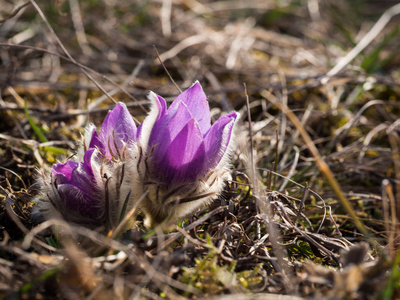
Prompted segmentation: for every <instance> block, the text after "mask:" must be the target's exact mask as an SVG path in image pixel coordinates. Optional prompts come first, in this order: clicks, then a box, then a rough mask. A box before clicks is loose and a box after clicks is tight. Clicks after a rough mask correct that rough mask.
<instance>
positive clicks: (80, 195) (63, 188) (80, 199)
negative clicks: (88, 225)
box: [58, 184, 101, 218]
mask: <svg viewBox="0 0 400 300" xmlns="http://www.w3.org/2000/svg"><path fill="white" fill-rule="evenodd" d="M58 193H59V194H60V197H61V199H63V200H64V204H65V206H66V208H67V209H69V210H71V211H75V212H79V214H81V215H82V216H84V217H89V218H97V217H99V216H100V214H101V213H100V212H101V210H99V202H98V200H97V198H96V197H88V196H87V195H86V194H85V193H84V192H83V191H82V190H81V189H79V188H78V187H76V186H74V185H71V184H61V185H59V186H58Z"/></svg>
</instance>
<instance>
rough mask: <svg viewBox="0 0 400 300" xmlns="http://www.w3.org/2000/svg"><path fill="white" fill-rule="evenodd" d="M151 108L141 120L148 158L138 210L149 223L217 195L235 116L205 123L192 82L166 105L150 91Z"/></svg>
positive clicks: (225, 176)
mask: <svg viewBox="0 0 400 300" xmlns="http://www.w3.org/2000/svg"><path fill="white" fill-rule="evenodd" d="M150 100H151V101H152V110H151V112H150V114H149V116H148V117H147V118H146V120H145V121H144V122H143V124H142V127H143V128H142V129H141V137H140V141H141V144H142V145H147V148H146V150H147V153H148V156H149V159H148V164H147V169H148V172H147V173H146V176H147V177H148V178H149V180H148V181H149V182H150V183H151V184H149V186H148V188H149V196H148V198H149V200H150V201H148V202H146V203H145V204H144V207H143V210H144V211H145V212H146V213H147V215H148V218H149V223H150V224H155V223H159V222H161V221H163V219H165V218H166V217H168V216H172V217H176V218H181V217H184V216H185V215H187V214H189V213H191V212H193V211H194V210H195V209H197V208H199V207H200V206H202V205H203V204H205V203H207V202H209V201H210V200H211V199H213V198H215V197H217V196H218V194H219V193H220V192H221V191H222V189H223V186H224V181H226V180H229V178H230V175H229V153H230V149H231V147H232V144H233V142H232V141H233V128H234V125H235V122H236V120H237V119H238V116H239V114H238V113H237V112H232V113H230V114H227V115H225V116H222V117H220V118H219V119H218V120H217V121H216V122H215V123H214V124H213V125H211V116H210V109H209V105H208V102H207V97H206V95H205V94H204V92H203V89H202V87H201V86H200V84H199V83H198V82H196V83H195V84H194V85H193V86H192V87H190V88H189V89H187V90H186V91H184V92H183V93H181V94H180V95H179V96H178V97H177V98H176V99H175V100H174V101H173V103H172V104H171V105H170V107H169V108H168V109H167V105H166V102H165V100H164V99H163V98H162V97H160V96H158V95H156V94H154V93H150Z"/></svg>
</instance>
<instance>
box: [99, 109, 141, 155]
mask: <svg viewBox="0 0 400 300" xmlns="http://www.w3.org/2000/svg"><path fill="white" fill-rule="evenodd" d="M100 138H101V141H102V142H103V144H105V146H106V157H107V158H108V159H111V158H112V157H113V156H117V155H118V153H122V149H123V147H124V144H126V143H132V142H133V141H135V140H136V138H137V127H136V125H135V122H134V120H133V118H132V116H131V114H130V113H129V111H128V109H127V108H126V105H125V104H124V103H122V102H118V103H117V105H116V106H115V108H114V109H113V110H112V111H110V112H108V114H107V117H106V118H105V119H104V122H103V124H102V126H101V131H100Z"/></svg>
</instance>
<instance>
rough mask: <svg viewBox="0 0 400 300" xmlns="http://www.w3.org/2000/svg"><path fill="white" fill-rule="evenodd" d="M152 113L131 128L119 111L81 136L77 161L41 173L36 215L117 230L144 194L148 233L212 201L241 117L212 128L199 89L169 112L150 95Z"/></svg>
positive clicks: (123, 112)
mask: <svg viewBox="0 0 400 300" xmlns="http://www.w3.org/2000/svg"><path fill="white" fill-rule="evenodd" d="M149 99H150V101H151V104H152V107H151V111H150V113H149V115H148V116H147V117H146V119H145V120H144V121H143V123H142V124H141V125H140V126H139V127H136V125H135V123H134V120H133V118H132V116H131V115H130V114H129V111H128V109H127V108H126V106H125V105H124V104H123V103H118V104H117V105H116V107H115V108H114V109H113V110H112V111H110V112H109V113H108V115H107V117H106V118H105V120H104V122H103V124H102V126H101V130H100V134H98V133H97V131H96V129H95V127H94V125H90V126H89V127H88V128H86V132H85V135H84V137H83V140H82V142H81V146H80V149H79V151H78V155H77V157H76V158H75V159H74V160H68V161H67V162H65V163H59V164H56V165H54V166H53V168H52V170H51V171H49V172H42V176H40V178H39V181H40V183H41V185H42V186H43V189H42V195H41V197H40V199H39V201H38V204H37V209H36V212H37V215H39V216H43V217H44V218H50V217H55V216H56V217H61V218H64V219H65V220H68V221H72V222H75V223H78V224H84V225H86V226H89V227H99V226H101V225H105V226H106V228H107V229H110V228H112V227H113V226H115V225H116V224H117V223H118V220H119V219H120V217H121V214H122V213H123V208H124V207H126V208H127V209H129V208H130V207H132V205H134V204H135V203H136V202H137V201H138V199H139V198H140V197H141V196H142V195H143V193H145V192H147V196H146V199H144V200H143V201H141V203H140V205H139V207H140V208H141V209H142V211H143V212H144V213H145V215H146V225H147V226H154V225H156V224H158V223H160V222H162V221H163V220H164V219H166V218H168V217H171V218H182V217H185V216H187V215H189V214H190V213H192V212H193V211H195V210H196V209H198V208H199V207H201V206H203V205H205V204H207V203H208V202H210V201H211V200H212V199H215V198H216V197H217V196H218V194H219V193H220V192H221V191H222V189H223V186H224V182H225V181H227V180H229V179H230V173H229V170H230V165H229V155H230V152H231V148H232V146H233V127H234V125H235V122H236V120H237V119H238V113H236V112H232V113H230V114H227V115H225V116H222V117H221V118H219V119H218V120H217V121H216V122H215V123H214V124H213V125H211V117H210V109H209V106H208V102H207V98H206V95H205V94H204V92H203V90H202V87H201V86H200V84H199V83H198V82H196V83H195V84H194V85H193V86H192V87H190V88H189V89H188V90H186V91H184V92H183V93H181V94H180V95H179V96H178V97H177V98H176V99H175V100H174V101H173V103H172V104H171V105H170V107H169V108H168V109H167V104H166V101H165V100H164V99H163V98H162V97H160V96H158V95H156V94H155V93H153V92H150V95H149Z"/></svg>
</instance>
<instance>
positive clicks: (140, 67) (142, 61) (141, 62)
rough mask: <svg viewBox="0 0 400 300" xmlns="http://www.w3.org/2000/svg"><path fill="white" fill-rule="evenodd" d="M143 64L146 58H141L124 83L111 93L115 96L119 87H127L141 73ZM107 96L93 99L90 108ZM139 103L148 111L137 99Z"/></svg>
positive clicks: (97, 104)
mask: <svg viewBox="0 0 400 300" xmlns="http://www.w3.org/2000/svg"><path fill="white" fill-rule="evenodd" d="M143 66H144V60H143V59H141V60H140V61H139V63H138V64H137V65H136V67H135V68H134V69H133V71H132V73H131V74H130V75H129V76H128V77H127V78H126V79H125V80H124V82H123V83H122V85H119V86H118V87H116V88H115V89H113V90H112V91H111V92H110V93H109V94H110V95H111V96H113V95H115V94H116V93H117V92H118V90H119V89H122V88H125V87H126V86H127V85H128V84H129V83H130V82H131V81H132V80H133V79H134V78H135V77H136V76H137V75H138V74H139V72H140V70H141V69H142V68H143ZM106 98H107V96H106V95H102V96H101V97H99V98H97V99H96V100H95V101H93V102H92V103H90V104H89V105H88V110H92V109H94V108H95V107H97V106H99V105H100V104H101V103H102V102H103V101H104V100H105V99H106ZM136 101H137V100H136ZM137 103H138V105H139V106H140V108H141V109H142V110H143V111H144V112H147V110H146V109H145V108H144V107H143V105H142V104H141V103H140V102H139V101H137Z"/></svg>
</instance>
